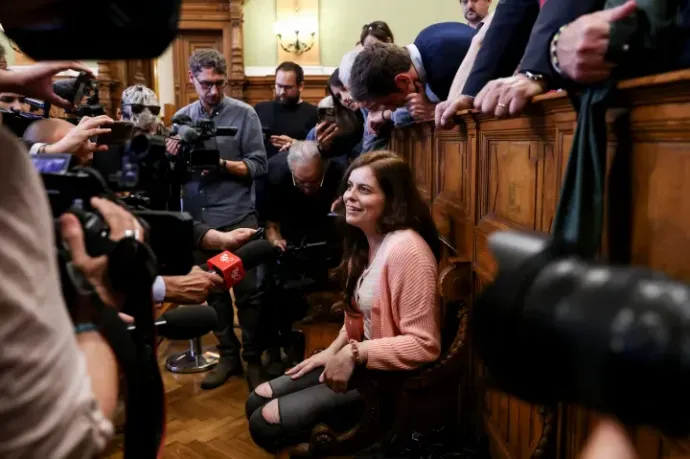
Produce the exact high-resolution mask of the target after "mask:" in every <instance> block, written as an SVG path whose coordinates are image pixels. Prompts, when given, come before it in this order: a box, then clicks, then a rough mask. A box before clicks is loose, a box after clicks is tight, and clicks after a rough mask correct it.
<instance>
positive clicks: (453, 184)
mask: <svg viewBox="0 0 690 459" xmlns="http://www.w3.org/2000/svg"><path fill="white" fill-rule="evenodd" d="M472 135H474V133H472ZM434 151H435V152H436V155H435V157H434V158H433V164H432V167H433V168H434V174H433V176H434V178H435V183H434V188H435V190H436V193H435V197H434V200H433V205H432V212H433V216H434V221H435V222H436V226H437V227H438V230H439V233H440V234H441V237H442V238H443V239H444V240H445V241H446V243H448V244H449V245H450V246H451V248H452V249H453V250H454V251H455V253H454V255H455V256H457V257H461V258H464V259H466V260H470V259H471V255H472V248H471V246H472V226H473V225H472V208H473V206H472V203H471V189H470V187H471V180H470V177H471V174H470V168H471V154H472V151H470V142H468V129H467V127H466V126H465V125H460V126H456V127H455V128H454V130H453V131H451V132H449V133H446V134H443V133H438V134H437V135H436V145H435V148H434Z"/></svg>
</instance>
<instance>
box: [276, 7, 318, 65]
mask: <svg viewBox="0 0 690 459" xmlns="http://www.w3.org/2000/svg"><path fill="white" fill-rule="evenodd" d="M318 27H319V24H318V21H317V20H316V19H315V18H309V17H305V16H300V14H299V9H298V10H296V11H295V14H294V16H292V17H289V18H287V19H284V20H282V21H278V22H276V23H275V24H274V25H273V31H274V32H275V34H276V35H277V36H278V43H279V44H280V47H281V48H282V49H283V51H285V52H286V53H291V54H295V55H297V56H299V55H302V54H304V53H306V52H308V51H309V50H310V49H312V48H313V47H314V44H315V43H316V38H315V37H316V31H317V29H318ZM302 37H309V39H308V40H307V41H303V39H302Z"/></svg>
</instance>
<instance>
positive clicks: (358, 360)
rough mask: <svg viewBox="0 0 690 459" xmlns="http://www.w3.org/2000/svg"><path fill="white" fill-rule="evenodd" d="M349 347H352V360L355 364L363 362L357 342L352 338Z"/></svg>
mask: <svg viewBox="0 0 690 459" xmlns="http://www.w3.org/2000/svg"><path fill="white" fill-rule="evenodd" d="M350 348H351V349H352V359H353V360H354V363H355V365H362V364H364V361H363V360H362V354H360V352H359V342H358V341H356V340H354V339H351V340H350Z"/></svg>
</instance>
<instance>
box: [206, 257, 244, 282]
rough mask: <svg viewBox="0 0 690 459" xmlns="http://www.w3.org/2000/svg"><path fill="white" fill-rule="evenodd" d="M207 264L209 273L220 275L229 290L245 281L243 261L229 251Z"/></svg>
mask: <svg viewBox="0 0 690 459" xmlns="http://www.w3.org/2000/svg"><path fill="white" fill-rule="evenodd" d="M207 263H208V269H209V271H211V272H214V273H216V274H218V275H219V276H220V277H221V278H222V279H223V282H224V283H225V286H226V287H227V288H228V289H230V288H232V286H233V285H235V284H236V283H238V282H239V281H241V280H242V279H244V275H245V271H244V265H243V264H242V260H241V259H240V257H238V256H237V255H234V254H232V253H230V252H228V251H227V250H225V251H224V252H221V253H219V254H218V255H216V256H215V257H213V258H211V259H210V260H208V262H207Z"/></svg>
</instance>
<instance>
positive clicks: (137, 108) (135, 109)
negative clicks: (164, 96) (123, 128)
mask: <svg viewBox="0 0 690 459" xmlns="http://www.w3.org/2000/svg"><path fill="white" fill-rule="evenodd" d="M123 107H129V108H130V109H131V110H132V113H133V114H135V115H138V114H139V113H141V112H143V111H144V109H145V108H148V109H149V111H150V112H151V114H152V115H154V116H158V114H159V113H160V112H161V108H160V107H159V106H158V105H144V104H123Z"/></svg>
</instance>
